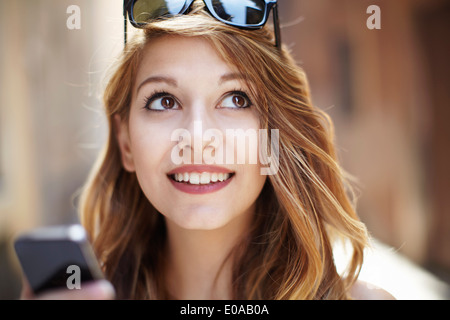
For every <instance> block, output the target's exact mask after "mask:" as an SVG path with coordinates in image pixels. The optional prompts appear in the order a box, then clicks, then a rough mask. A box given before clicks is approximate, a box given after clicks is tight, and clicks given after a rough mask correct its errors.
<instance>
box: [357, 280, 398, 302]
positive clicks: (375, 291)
mask: <svg viewBox="0 0 450 320" xmlns="http://www.w3.org/2000/svg"><path fill="white" fill-rule="evenodd" d="M351 295H352V297H353V298H354V299H355V300H395V297H394V296H393V295H391V294H390V293H389V292H387V291H386V290H384V289H382V288H379V287H377V286H374V285H373V284H370V283H367V282H364V281H360V280H358V281H357V282H356V283H355V284H354V285H353V287H352V290H351Z"/></svg>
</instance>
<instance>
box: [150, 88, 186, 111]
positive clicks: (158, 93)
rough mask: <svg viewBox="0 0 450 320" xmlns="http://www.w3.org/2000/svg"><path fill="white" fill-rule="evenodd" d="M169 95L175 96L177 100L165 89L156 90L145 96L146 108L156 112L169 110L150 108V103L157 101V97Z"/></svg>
mask: <svg viewBox="0 0 450 320" xmlns="http://www.w3.org/2000/svg"><path fill="white" fill-rule="evenodd" d="M167 96H169V97H171V98H173V99H174V100H175V101H176V99H175V97H174V96H172V95H171V94H170V93H168V92H166V91H164V90H160V91H155V92H153V93H152V94H151V95H150V96H148V97H146V98H144V103H145V105H144V109H147V110H148V111H155V112H164V111H167V110H157V109H150V108H149V106H150V104H151V103H152V102H153V101H155V100H156V99H159V98H162V97H167ZM177 103H178V102H177Z"/></svg>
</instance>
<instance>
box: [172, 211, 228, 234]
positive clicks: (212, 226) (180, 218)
mask: <svg viewBox="0 0 450 320" xmlns="http://www.w3.org/2000/svg"><path fill="white" fill-rule="evenodd" d="M166 218H168V219H170V220H171V221H172V222H173V223H175V224H176V225H178V226H179V227H180V228H183V229H187V230H205V231H206V230H217V229H220V228H223V227H225V226H226V225H228V224H229V223H230V222H231V221H232V220H233V217H232V216H231V215H230V214H227V213H225V212H220V210H218V209H215V208H214V209H212V208H208V209H206V208H201V209H199V208H197V209H196V210H192V211H191V210H186V211H183V212H182V214H181V215H180V212H178V213H177V216H176V217H175V216H173V218H172V217H170V216H166Z"/></svg>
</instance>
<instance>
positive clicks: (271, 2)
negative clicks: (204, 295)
mask: <svg viewBox="0 0 450 320" xmlns="http://www.w3.org/2000/svg"><path fill="white" fill-rule="evenodd" d="M136 1H139V0H124V1H123V16H124V28H123V30H124V40H123V41H124V45H125V46H126V44H127V14H128V20H129V21H130V23H131V25H132V26H134V27H135V28H144V26H145V25H146V24H147V23H139V22H136V21H135V20H134V17H133V13H132V8H133V5H134V3H135V2H136ZM194 1H195V0H186V1H185V3H184V6H183V8H182V9H181V10H180V12H179V13H178V14H185V13H186V12H187V11H188V9H189V8H190V7H191V5H192V3H193V2H194ZM203 2H204V3H205V5H206V8H207V9H208V11H209V13H210V14H211V15H212V16H213V17H214V18H215V19H217V20H219V21H221V22H223V23H225V24H228V25H231V26H233V27H237V28H242V29H249V30H252V29H260V28H262V27H263V26H264V25H265V24H266V23H267V20H268V18H269V15H270V11H271V10H272V9H273V12H272V17H273V26H274V32H275V47H277V48H278V49H281V30H280V21H279V18H278V1H277V0H264V2H265V7H264V17H263V19H262V21H261V23H258V24H255V25H241V24H239V23H233V22H230V21H228V20H225V19H222V18H220V17H219V16H218V15H217V14H216V12H215V11H214V8H213V4H212V0H203Z"/></svg>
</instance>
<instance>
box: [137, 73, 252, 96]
mask: <svg viewBox="0 0 450 320" xmlns="http://www.w3.org/2000/svg"><path fill="white" fill-rule="evenodd" d="M233 80H244V81H245V80H248V78H247V77H246V76H244V75H243V74H241V73H227V74H224V75H223V76H221V77H220V79H219V82H218V84H219V85H222V84H224V83H225V82H228V81H233ZM152 82H156V83H161V82H162V83H166V84H168V85H170V86H172V87H175V88H177V87H178V83H177V81H176V80H175V79H174V78H171V77H166V76H151V77H148V78H146V79H145V80H144V81H142V82H141V83H140V84H139V86H138V87H137V90H136V93H137V92H139V90H140V89H141V88H142V87H143V86H144V85H146V84H148V83H152Z"/></svg>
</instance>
